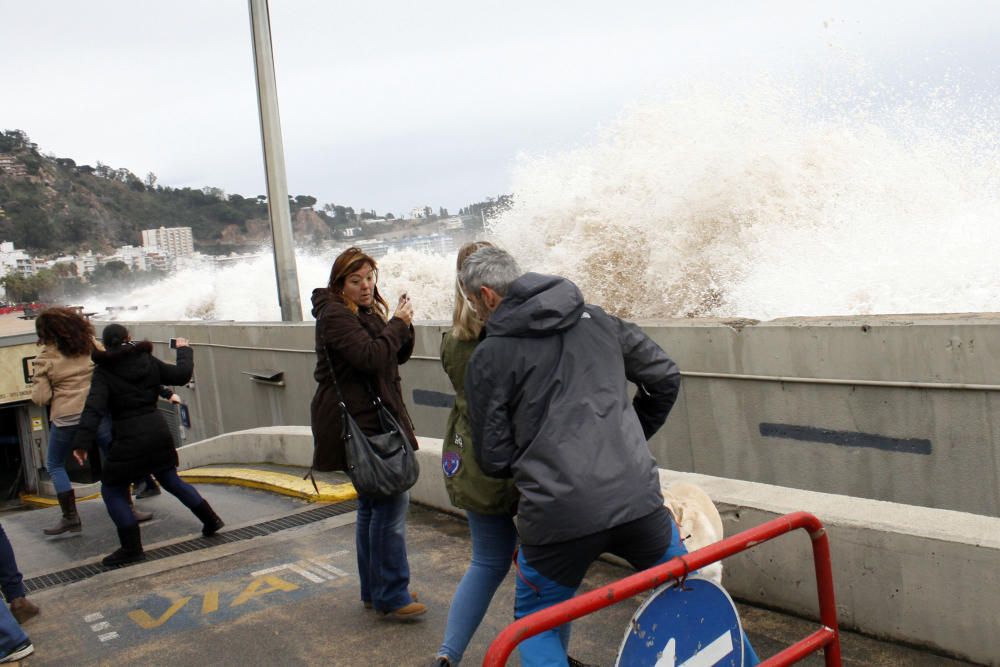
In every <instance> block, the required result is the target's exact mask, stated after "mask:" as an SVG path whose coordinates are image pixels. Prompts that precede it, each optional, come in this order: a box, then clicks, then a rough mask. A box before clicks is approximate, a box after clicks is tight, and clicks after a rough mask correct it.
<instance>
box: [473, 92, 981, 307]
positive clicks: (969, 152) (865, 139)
mask: <svg viewBox="0 0 1000 667" xmlns="http://www.w3.org/2000/svg"><path fill="white" fill-rule="evenodd" d="M813 102H817V100H810V101H809V102H808V103H803V102H801V101H797V98H795V97H794V96H792V95H790V94H785V93H783V92H781V91H778V90H776V89H775V88H773V87H769V86H766V85H762V86H758V87H757V88H755V89H754V91H753V94H752V95H748V94H736V93H733V94H722V93H692V94H691V95H689V96H686V97H684V98H681V99H676V100H673V101H666V102H662V103H656V104H647V105H642V106H637V107H634V108H632V109H630V110H628V111H627V112H625V113H624V114H623V115H622V117H621V118H620V119H619V120H618V121H617V122H616V123H614V124H613V125H612V126H611V127H609V128H607V129H605V130H604V131H603V132H602V133H601V134H600V136H599V137H598V139H597V140H596V141H595V142H594V143H593V145H590V146H585V147H583V148H579V149H576V150H572V151H567V152H564V153H561V154H556V155H542V156H529V157H524V158H522V159H521V160H520V163H519V165H518V167H517V169H516V172H515V180H514V185H513V189H514V192H515V193H516V200H515V206H514V208H513V209H512V210H511V211H509V212H508V213H506V214H505V215H503V216H502V218H500V219H499V220H498V221H496V222H495V224H494V225H493V233H494V234H495V236H496V238H497V239H498V240H499V242H500V243H501V244H502V245H503V246H504V247H506V248H508V249H509V250H511V251H512V252H513V253H514V254H515V255H516V256H517V257H518V258H519V259H520V260H521V262H522V263H523V264H524V266H525V268H528V269H531V270H537V271H543V272H550V273H557V274H562V275H565V276H567V277H569V278H571V279H572V280H574V281H575V282H577V284H579V285H580V287H581V288H582V289H583V291H584V293H585V295H586V297H587V299H588V300H589V301H591V302H594V303H598V304H601V305H603V306H605V307H606V308H608V309H609V310H611V311H612V312H615V313H617V314H619V315H622V316H625V317H632V318H660V317H679V316H745V317H755V318H759V319H769V318H774V317H781V316H793V315H840V314H867V313H899V312H959V311H1000V262H998V261H997V259H996V258H997V249H998V248H1000V207H998V203H1000V160H998V157H1000V151H998V150H997V145H998V141H1000V120H998V119H1000V115H998V114H997V113H996V104H991V105H985V107H983V106H981V107H978V108H973V111H971V112H969V113H968V114H967V115H965V116H960V115H959V114H958V113H957V111H956V109H955V104H954V103H953V101H952V98H949V97H948V96H942V95H940V94H939V93H934V94H928V98H927V99H925V100H924V102H925V103H926V104H924V105H922V106H921V108H920V109H919V110H918V109H917V108H916V106H915V105H912V104H907V103H899V104H898V105H896V106H895V107H894V108H892V109H885V108H880V109H878V110H877V111H876V110H875V107H874V104H873V103H865V104H856V103H853V102H850V101H847V100H843V101H841V103H839V104H834V105H831V104H829V100H822V102H823V103H824V105H825V108H824V109H823V110H822V111H818V110H817V109H818V106H817V105H816V104H813ZM817 104H819V102H817ZM831 106H836V107H841V108H844V109H845V110H844V111H843V112H837V113H831V111H830V107H831ZM990 109H992V111H989V110H990Z"/></svg>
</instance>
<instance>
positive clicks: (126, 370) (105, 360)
mask: <svg viewBox="0 0 1000 667" xmlns="http://www.w3.org/2000/svg"><path fill="white" fill-rule="evenodd" d="M91 356H92V358H93V360H94V363H95V364H96V367H95V368H94V376H93V378H92V379H91V382H90V394H89V395H88V396H87V403H86V405H84V408H83V413H82V414H81V415H80V424H79V426H78V427H77V429H76V433H75V434H74V437H73V449H90V447H91V446H92V445H93V444H94V441H95V439H96V437H97V431H98V425H99V424H100V422H101V420H102V419H103V418H104V417H105V415H110V416H111V421H112V430H113V441H112V443H111V449H110V451H109V452H108V454H107V456H106V458H105V460H104V464H103V466H102V473H101V475H102V477H101V479H102V481H103V482H104V483H106V484H115V485H117V484H128V483H129V482H130V481H132V480H135V479H138V478H140V477H143V476H144V475H147V474H149V473H151V472H157V471H161V470H164V469H166V468H169V467H171V466H176V465H177V452H175V451H174V441H173V437H172V436H171V434H170V430H169V429H168V428H167V424H166V422H165V421H164V420H163V417H162V416H161V415H160V414H158V413H157V411H156V402H157V400H158V399H159V388H160V385H180V384H186V383H187V382H188V381H189V380H190V379H191V373H192V372H193V371H194V351H193V350H192V349H191V348H190V347H181V348H178V349H177V364H176V365H174V364H168V363H165V362H163V361H161V360H159V359H157V358H156V357H154V356H153V344H152V343H150V342H148V341H142V342H139V343H131V342H129V343H126V344H124V345H121V346H119V347H116V348H112V349H110V350H101V351H97V352H94V353H93V354H92V355H91Z"/></svg>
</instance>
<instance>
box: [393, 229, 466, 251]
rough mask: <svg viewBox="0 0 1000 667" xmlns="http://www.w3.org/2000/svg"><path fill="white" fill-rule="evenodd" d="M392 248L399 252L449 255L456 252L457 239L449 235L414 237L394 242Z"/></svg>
mask: <svg viewBox="0 0 1000 667" xmlns="http://www.w3.org/2000/svg"><path fill="white" fill-rule="evenodd" d="M392 247H393V248H395V249H397V250H404V249H405V250H418V251H420V252H425V253H433V254H438V255H448V254H451V253H452V252H454V251H455V239H453V238H452V237H450V236H448V235H447V234H430V235H429V236H414V237H411V238H407V239H398V240H396V241H393V243H392Z"/></svg>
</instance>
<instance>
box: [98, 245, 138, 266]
mask: <svg viewBox="0 0 1000 667" xmlns="http://www.w3.org/2000/svg"><path fill="white" fill-rule="evenodd" d="M114 260H117V261H119V262H122V263H123V264H125V265H127V266H128V268H130V269H132V270H133V271H148V270H149V266H148V265H147V262H146V249H145V248H136V247H135V246H134V245H123V246H121V247H120V248H118V251H117V252H116V253H115V254H114V255H112V256H111V257H105V258H104V262H105V263H107V262H110V261H114Z"/></svg>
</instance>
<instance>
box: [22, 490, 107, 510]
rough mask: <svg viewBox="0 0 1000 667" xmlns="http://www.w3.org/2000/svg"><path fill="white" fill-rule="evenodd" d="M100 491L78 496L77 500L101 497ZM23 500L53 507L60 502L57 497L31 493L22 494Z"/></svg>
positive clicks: (30, 503) (25, 502)
mask: <svg viewBox="0 0 1000 667" xmlns="http://www.w3.org/2000/svg"><path fill="white" fill-rule="evenodd" d="M100 497H101V494H100V493H92V494H90V495H89V496H83V497H82V498H77V499H76V502H78V503H79V502H82V501H84V500H93V499H94V498H100ZM21 502H23V503H24V504H26V505H32V506H34V507H53V506H55V505H58V504H59V500H57V499H56V498H46V497H45V496H33V495H31V494H29V493H24V494H21Z"/></svg>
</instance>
